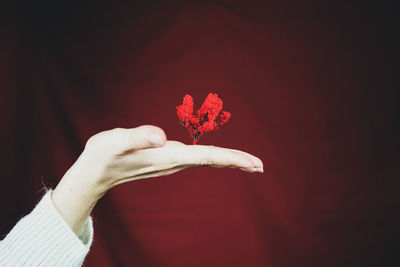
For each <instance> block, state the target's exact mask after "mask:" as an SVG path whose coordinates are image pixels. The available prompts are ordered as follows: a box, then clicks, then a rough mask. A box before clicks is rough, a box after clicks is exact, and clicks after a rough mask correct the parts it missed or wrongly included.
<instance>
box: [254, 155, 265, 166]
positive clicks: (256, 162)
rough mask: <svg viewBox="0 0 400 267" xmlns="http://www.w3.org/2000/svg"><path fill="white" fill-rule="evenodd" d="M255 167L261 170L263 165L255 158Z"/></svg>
mask: <svg viewBox="0 0 400 267" xmlns="http://www.w3.org/2000/svg"><path fill="white" fill-rule="evenodd" d="M255 165H256V166H259V168H262V167H261V166H262V165H263V163H262V161H261V159H259V158H257V157H256V158H255Z"/></svg>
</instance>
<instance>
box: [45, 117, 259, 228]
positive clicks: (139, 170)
mask: <svg viewBox="0 0 400 267" xmlns="http://www.w3.org/2000/svg"><path fill="white" fill-rule="evenodd" d="M151 135H152V136H153V137H154V138H153V139H151V138H150V136H151ZM151 140H153V142H151ZM201 166H210V167H217V168H223V167H229V168H243V170H248V171H250V172H254V171H260V172H263V169H262V168H263V164H262V162H261V160H260V159H259V158H257V157H255V156H252V155H250V154H248V153H246V152H243V151H240V150H235V149H228V148H221V147H216V146H210V145H207V146H204V145H185V144H183V143H181V142H177V141H167V138H166V135H165V133H164V131H163V130H162V129H161V128H159V127H156V126H152V125H142V126H139V127H136V128H132V129H124V128H115V129H112V130H108V131H103V132H100V133H98V134H96V135H94V136H92V137H91V138H90V139H89V140H88V141H87V143H86V146H85V149H84V151H83V153H82V154H81V155H80V156H79V158H78V160H77V161H76V162H75V163H74V165H73V166H72V167H71V168H70V169H69V170H68V171H67V173H66V174H65V175H64V177H63V178H62V179H61V181H60V183H59V184H58V185H57V187H56V188H55V190H54V191H53V193H52V199H53V202H54V205H55V206H56V208H57V210H58V211H59V212H60V214H61V215H62V216H63V217H64V219H65V220H66V221H67V223H68V224H69V225H70V226H71V228H72V229H73V230H74V232H75V233H76V234H79V233H80V230H81V229H82V227H83V225H84V222H85V221H86V219H87V217H88V216H89V215H90V212H91V211H92V209H93V207H94V206H95V204H96V203H97V201H98V200H99V199H100V198H101V197H102V196H103V195H104V194H105V193H106V192H107V191H108V190H109V189H111V188H112V187H114V186H116V185H118V184H121V183H125V182H129V181H133V180H138V179H144V178H150V177H157V176H165V175H170V174H173V173H175V172H178V171H180V170H183V169H186V168H191V167H201Z"/></svg>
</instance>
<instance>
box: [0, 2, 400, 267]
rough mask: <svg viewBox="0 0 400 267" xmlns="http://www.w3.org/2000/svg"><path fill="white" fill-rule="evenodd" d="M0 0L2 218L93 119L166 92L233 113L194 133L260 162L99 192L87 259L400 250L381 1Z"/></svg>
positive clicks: (208, 260)
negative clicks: (257, 166) (216, 101)
mask: <svg viewBox="0 0 400 267" xmlns="http://www.w3.org/2000/svg"><path fill="white" fill-rule="evenodd" d="M320 2H321V3H319V2H318V1H292V2H290V1H279V2H278V3H275V2H268V1H266V2H264V1H239V0H237V1H227V0H221V1H152V2H149V1H143V3H136V2H130V1H89V2H86V3H85V4H83V3H80V2H78V1H64V2H60V1H41V2H40V1H39V2H38V1H10V3H9V4H8V5H7V6H4V7H2V8H1V9H0V10H1V11H0V12H1V13H2V16H1V25H2V30H1V37H2V40H1V42H0V48H1V51H0V55H1V61H0V86H1V94H2V95H1V98H0V108H1V111H2V113H1V124H2V131H1V132H0V140H1V147H2V153H1V157H2V158H1V170H2V178H1V181H0V186H1V189H2V190H1V192H2V194H1V199H0V200H1V201H0V208H1V209H0V210H1V213H2V216H1V220H0V230H1V233H2V234H3V235H4V234H6V233H7V232H8V231H9V230H10V229H11V227H12V226H13V225H14V224H15V223H16V222H17V220H18V219H19V218H20V217H21V216H23V215H24V214H26V213H28V212H29V211H30V210H31V209H32V208H33V207H34V204H35V203H36V202H37V200H38V199H39V198H40V196H41V195H42V194H43V191H41V188H42V187H43V184H45V185H46V186H48V187H53V188H54V187H55V186H56V185H57V182H58V181H59V179H60V178H61V177H62V175H63V174H64V173H65V171H66V170H67V169H68V168H69V167H70V166H71V165H72V164H73V162H74V161H75V160H76V158H77V157H78V155H79V154H80V153H81V151H82V149H83V146H84V144H85V142H86V140H87V139H88V138H89V137H90V136H91V135H93V134H95V133H97V132H99V131H102V130H106V129H111V128H114V127H125V128H130V127H136V126H139V125H142V124H153V125H157V126H160V127H161V128H163V129H164V130H165V132H166V134H167V137H168V139H171V140H179V141H183V142H185V143H187V144H190V143H191V140H190V139H189V138H188V136H187V134H186V132H185V130H184V128H183V127H182V126H181V125H180V124H179V123H178V120H177V116H176V110H175V106H176V105H178V104H180V103H181V101H182V97H183V96H184V94H185V93H189V94H191V95H192V96H193V97H194V100H195V108H198V107H199V105H200V104H201V103H202V102H203V100H204V98H205V97H206V96H207V94H208V93H209V92H215V93H217V94H218V95H219V96H220V97H221V98H222V99H223V101H224V109H225V110H227V111H229V112H231V113H232V118H231V120H230V121H229V123H228V124H226V125H225V126H223V127H222V128H221V129H220V130H218V131H216V132H212V133H210V134H207V135H205V136H203V137H202V138H201V139H200V142H199V144H213V145H217V146H222V147H229V148H235V149H240V150H244V151H247V152H249V153H252V154H254V155H256V156H258V157H260V158H261V159H262V160H263V162H264V171H265V172H264V174H250V173H245V172H241V171H238V170H233V169H218V168H198V169H188V170H184V171H182V172H180V173H177V174H174V175H171V176H167V177H160V178H152V179H145V180H139V181H135V182H132V183H129V184H124V185H121V186H118V187H116V188H114V189H112V190H111V191H110V192H108V193H107V194H106V196H105V197H104V198H103V199H102V200H101V201H100V202H99V204H98V206H97V207H96V208H95V211H94V214H93V216H94V221H95V225H94V227H95V237H94V243H93V247H92V250H91V252H90V255H89V256H88V259H87V262H86V264H87V266H271V267H277V266H279V267H280V266H391V264H393V266H395V265H397V266H398V264H400V257H399V256H397V255H398V253H399V252H398V251H399V248H400V246H399V241H398V240H400V215H399V214H400V210H399V205H400V196H399V193H398V190H399V185H400V182H399V178H400V177H399V165H400V164H399V162H400V157H399V151H400V146H399V136H400V135H399V122H400V120H399V117H400V116H399V89H398V88H399V84H398V79H397V77H396V76H398V70H399V69H398V65H397V62H398V61H397V57H396V56H397V55H398V54H397V50H395V49H397V48H396V45H397V44H396V41H398V40H397V39H396V38H397V37H396V36H395V33H396V28H395V24H394V23H395V20H396V19H395V16H397V15H396V13H395V11H394V10H395V9H394V8H393V7H392V6H390V4H389V3H383V2H380V3H379V4H376V5H370V6H365V4H363V5H361V2H360V3H358V2H356V1H352V2H349V1H332V2H331V3H330V2H326V1H320Z"/></svg>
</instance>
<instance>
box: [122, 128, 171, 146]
mask: <svg viewBox="0 0 400 267" xmlns="http://www.w3.org/2000/svg"><path fill="white" fill-rule="evenodd" d="M126 137H127V139H128V140H127V148H126V150H131V149H145V148H152V147H161V146H164V145H165V143H166V141H167V137H166V135H165V133H164V131H163V129H161V128H160V127H157V126H154V125H142V126H139V127H136V128H132V129H127V136H126Z"/></svg>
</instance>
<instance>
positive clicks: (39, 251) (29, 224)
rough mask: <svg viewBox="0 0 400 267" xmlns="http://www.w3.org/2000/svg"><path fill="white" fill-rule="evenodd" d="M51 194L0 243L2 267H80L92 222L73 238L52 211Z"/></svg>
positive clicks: (87, 244) (91, 232)
mask: <svg viewBox="0 0 400 267" xmlns="http://www.w3.org/2000/svg"><path fill="white" fill-rule="evenodd" d="M51 193H52V190H48V191H47V192H46V194H45V195H44V196H43V198H42V199H41V200H40V202H39V203H38V204H37V205H36V207H35V209H33V211H32V212H31V213H30V214H28V215H27V216H25V217H24V218H22V219H21V220H20V221H19V222H18V223H17V224H16V225H15V226H14V228H13V229H12V230H11V232H10V233H9V234H8V235H7V236H6V238H5V239H4V240H3V241H1V242H0V262H1V263H5V266H14V264H16V265H18V266H22V265H23V266H81V265H82V263H83V261H84V260H85V257H86V255H87V253H88V252H89V249H90V246H91V244H92V241H93V221H92V218H91V217H89V218H88V220H87V221H86V223H85V225H84V227H83V229H82V232H81V234H80V235H79V237H78V236H76V234H75V233H74V232H73V231H72V229H71V228H70V227H69V225H68V224H67V223H66V222H65V221H64V219H63V218H62V217H61V215H60V214H59V213H58V211H57V210H56V208H55V207H54V205H53V202H52V200H51ZM8 263H10V264H9V265H7V264H8Z"/></svg>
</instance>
